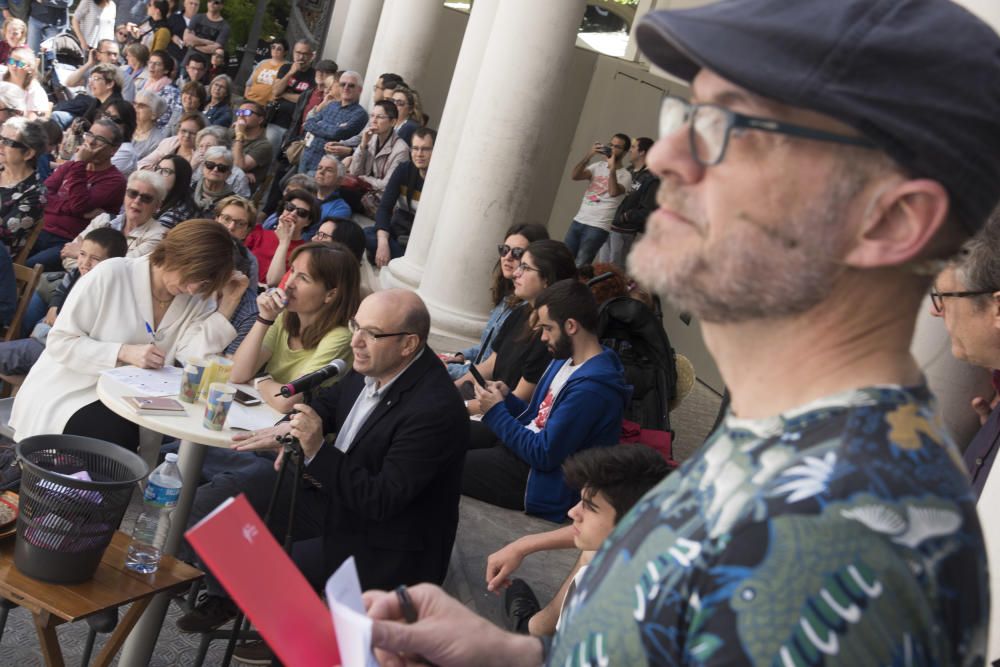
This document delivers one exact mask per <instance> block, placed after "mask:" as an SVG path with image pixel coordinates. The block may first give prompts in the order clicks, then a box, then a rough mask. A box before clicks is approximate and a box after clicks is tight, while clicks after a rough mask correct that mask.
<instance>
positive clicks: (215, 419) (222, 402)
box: [201, 382, 236, 431]
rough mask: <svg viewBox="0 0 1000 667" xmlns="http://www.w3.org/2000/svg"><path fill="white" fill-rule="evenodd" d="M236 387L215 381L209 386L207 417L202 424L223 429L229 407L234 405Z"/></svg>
mask: <svg viewBox="0 0 1000 667" xmlns="http://www.w3.org/2000/svg"><path fill="white" fill-rule="evenodd" d="M234 396H236V387H234V386H233V385H231V384H226V383H225V382H213V383H212V384H211V385H210V386H209V388H208V398H207V399H206V401H205V418H204V419H202V420H201V423H202V425H203V426H204V427H205V428H207V429H211V430H213V431H221V430H222V425H223V424H225V423H226V417H228V416H229V408H231V407H232V406H233V397H234Z"/></svg>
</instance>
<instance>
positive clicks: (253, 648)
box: [233, 641, 274, 665]
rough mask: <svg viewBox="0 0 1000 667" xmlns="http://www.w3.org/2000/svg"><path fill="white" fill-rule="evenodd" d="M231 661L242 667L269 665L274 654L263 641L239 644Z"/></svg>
mask: <svg viewBox="0 0 1000 667" xmlns="http://www.w3.org/2000/svg"><path fill="white" fill-rule="evenodd" d="M233 659H234V660H236V662H239V663H241V664H244V665H270V664H271V662H272V661H273V660H274V654H273V653H271V649H270V648H269V647H268V645H267V643H266V642H264V641H253V642H247V643H246V644H240V645H239V646H237V647H236V650H234V651H233Z"/></svg>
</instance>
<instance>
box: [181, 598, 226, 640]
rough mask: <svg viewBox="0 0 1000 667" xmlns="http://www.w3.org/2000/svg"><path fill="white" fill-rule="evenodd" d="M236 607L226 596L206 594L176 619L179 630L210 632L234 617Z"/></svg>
mask: <svg viewBox="0 0 1000 667" xmlns="http://www.w3.org/2000/svg"><path fill="white" fill-rule="evenodd" d="M236 612H237V607H236V605H235V604H233V602H232V601H231V600H229V599H228V598H223V597H218V596H216V595H208V596H206V597H205V599H204V600H200V601H199V602H198V604H197V605H195V608H194V609H192V610H191V611H189V612H188V613H186V614H184V615H183V616H181V617H180V618H178V619H177V629H178V630H180V631H181V632H211V631H212V630H217V629H218V628H220V627H222V626H223V625H225V624H226V623H228V622H229V621H231V620H233V619H234V618H236Z"/></svg>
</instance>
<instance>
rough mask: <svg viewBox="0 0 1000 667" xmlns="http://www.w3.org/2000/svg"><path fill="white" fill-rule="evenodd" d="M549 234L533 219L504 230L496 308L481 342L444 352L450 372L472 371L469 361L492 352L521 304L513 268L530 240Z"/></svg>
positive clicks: (495, 276) (493, 297)
mask: <svg viewBox="0 0 1000 667" xmlns="http://www.w3.org/2000/svg"><path fill="white" fill-rule="evenodd" d="M547 238H549V232H548V230H547V229H545V227H543V226H542V225H538V224H533V223H518V224H514V225H511V226H510V227H509V228H508V229H507V233H506V234H504V239H503V243H501V244H500V245H499V246H497V251H498V253H499V254H500V259H498V260H497V263H496V264H495V265H494V266H493V286H492V288H491V290H490V297H491V300H492V302H493V310H491V311H490V316H489V319H487V321H486V328H485V329H483V333H482V335H481V336H480V337H479V344H478V345H472V346H471V347H467V348H466V349H464V350H462V351H460V352H456V353H455V354H453V355H450V356H443V357H442V358H443V359H444V361H445V363H447V364H448V374H449V375H451V377H452V378H453V379H458V378H460V377H462V376H463V375H465V374H466V373H468V372H469V364H478V363H479V362H480V361H482V360H483V359H487V358H489V356H490V354H492V353H493V340H494V338H496V334H497V332H498V331H499V330H500V327H502V326H503V323H504V322H506V321H507V317H508V316H509V315H510V314H511V313H512V312H513V311H514V309H515V308H516V307H517V306H519V305H520V304H521V299H520V298H519V297H517V296H516V295H515V294H514V272H515V271H516V270H517V267H518V265H519V264H520V263H521V258H522V256H523V255H524V249H525V248H527V247H528V244H529V243H533V242H535V241H540V240H542V239H547Z"/></svg>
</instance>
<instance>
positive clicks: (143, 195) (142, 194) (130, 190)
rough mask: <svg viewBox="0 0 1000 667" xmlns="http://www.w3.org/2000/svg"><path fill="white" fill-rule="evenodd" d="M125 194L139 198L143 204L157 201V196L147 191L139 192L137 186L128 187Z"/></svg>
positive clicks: (131, 197)
mask: <svg viewBox="0 0 1000 667" xmlns="http://www.w3.org/2000/svg"><path fill="white" fill-rule="evenodd" d="M125 196H126V197H128V198H129V199H138V200H139V201H141V202H142V203H143V204H152V203H153V202H154V201H156V197H154V196H153V195H151V194H147V193H145V192H139V191H138V190H136V189H135V188H128V189H126V190H125Z"/></svg>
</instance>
